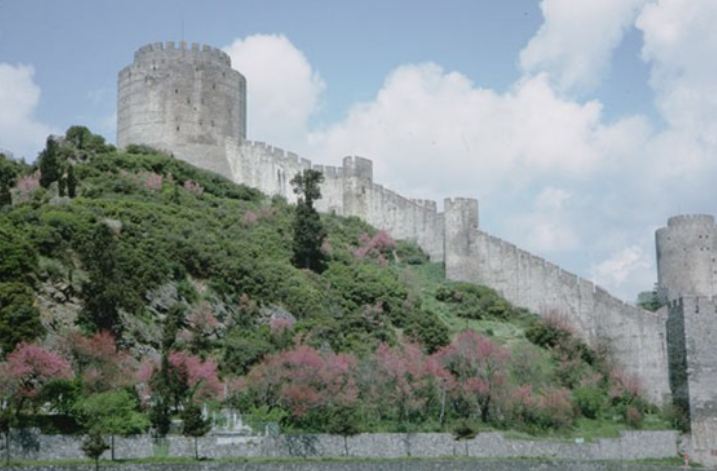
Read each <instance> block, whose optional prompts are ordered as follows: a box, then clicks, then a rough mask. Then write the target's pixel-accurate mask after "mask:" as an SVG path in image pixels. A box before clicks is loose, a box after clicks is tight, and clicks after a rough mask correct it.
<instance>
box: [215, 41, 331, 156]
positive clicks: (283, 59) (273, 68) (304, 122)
mask: <svg viewBox="0 0 717 471" xmlns="http://www.w3.org/2000/svg"><path fill="white" fill-rule="evenodd" d="M224 50H225V51H226V52H227V54H229V56H230V57H231V60H232V67H233V68H234V69H236V70H238V71H239V72H241V73H242V74H243V75H244V76H245V77H246V79H247V82H248V84H247V94H248V97H247V101H248V104H247V114H248V116H250V117H251V119H249V120H248V127H249V129H248V135H249V137H250V138H251V139H254V140H262V141H267V142H271V143H272V144H275V145H279V146H286V147H291V148H296V147H297V146H301V143H303V142H304V139H305V136H306V133H307V129H308V128H307V127H308V120H309V118H310V116H311V115H312V113H314V112H315V111H316V110H317V108H318V105H319V100H320V97H321V94H322V92H323V90H324V87H325V84H324V82H323V80H322V79H321V77H320V76H319V74H318V73H317V72H316V71H315V70H313V69H312V67H311V64H310V63H309V61H308V60H307V59H306V56H304V54H303V53H302V52H301V51H300V50H299V49H297V48H296V47H295V46H294V45H293V44H292V43H291V42H290V41H289V40H288V39H287V38H286V37H285V36H283V35H268V34H256V35H252V36H247V37H246V38H244V39H237V40H235V41H234V42H233V43H232V44H231V45H229V46H227V47H226V48H224Z"/></svg>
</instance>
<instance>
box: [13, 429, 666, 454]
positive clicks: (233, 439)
mask: <svg viewBox="0 0 717 471" xmlns="http://www.w3.org/2000/svg"><path fill="white" fill-rule="evenodd" d="M677 440H678V435H677V432H674V431H634V432H623V433H622V434H621V436H620V437H619V438H608V439H600V440H597V441H595V442H586V443H576V442H570V441H533V440H517V439H509V438H505V437H504V436H503V434H501V433H481V434H479V435H478V436H477V437H475V438H474V439H472V440H461V441H457V440H455V439H454V438H453V436H452V435H451V434H447V433H420V434H401V433H376V434H359V435H355V436H352V437H342V436H339V435H325V434H317V435H281V436H278V437H262V436H236V435H224V436H223V435H210V436H206V437H202V438H200V439H199V453H200V455H201V456H204V457H208V458H229V457H269V458H282V457H306V458H332V457H356V458H407V457H412V458H440V457H448V456H450V457H453V456H458V457H469V458H547V459H560V460H591V461H592V460H594V461H598V460H608V461H617V460H641V459H662V458H672V457H675V456H677ZM81 442H82V437H79V436H67V435H37V434H32V433H29V432H24V433H17V432H16V433H15V434H14V437H13V440H12V445H11V452H12V456H13V457H14V458H17V459H28V460H51V459H73V458H82V457H83V456H84V455H83V454H82V451H81V449H80V445H81ZM3 446H4V445H0V451H2V453H1V454H4V449H2V447H3ZM153 456H172V457H192V456H194V442H193V440H192V439H190V438H185V437H181V436H170V437H168V438H166V439H161V440H159V439H153V438H151V437H149V436H138V437H132V438H121V437H117V438H115V457H116V458H117V459H132V458H135V459H136V458H147V457H153ZM104 457H107V458H109V451H108V452H106V453H105V455H104Z"/></svg>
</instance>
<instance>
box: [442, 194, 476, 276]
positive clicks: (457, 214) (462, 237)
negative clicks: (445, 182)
mask: <svg viewBox="0 0 717 471" xmlns="http://www.w3.org/2000/svg"><path fill="white" fill-rule="evenodd" d="M443 210H444V220H445V226H444V227H445V230H444V234H445V235H444V241H443V243H444V249H443V250H444V260H445V266H446V278H448V279H449V280H459V281H471V280H473V278H474V276H475V274H476V273H477V270H478V263H479V260H478V259H477V258H476V257H475V256H473V249H474V247H473V245H474V243H475V238H476V230H477V229H478V200H476V199H473V198H446V199H445V200H444V201H443Z"/></svg>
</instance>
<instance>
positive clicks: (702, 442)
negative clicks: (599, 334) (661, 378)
mask: <svg viewBox="0 0 717 471" xmlns="http://www.w3.org/2000/svg"><path fill="white" fill-rule="evenodd" d="M669 311H670V314H669V315H670V321H669V323H668V326H669V330H668V335H669V339H668V340H669V343H670V353H671V361H672V363H671V367H673V368H674V369H673V370H672V371H671V373H672V377H671V379H672V381H673V385H674V386H675V387H676V398H678V399H680V402H678V404H680V405H682V406H684V405H685V403H687V404H686V405H687V407H688V412H689V419H690V429H691V435H692V439H691V446H692V454H693V455H694V456H695V458H696V459H697V460H699V461H700V462H702V463H704V464H710V465H713V466H717V342H716V341H715V339H717V298H705V297H683V298H681V299H679V300H677V301H673V302H671V303H670V305H669Z"/></svg>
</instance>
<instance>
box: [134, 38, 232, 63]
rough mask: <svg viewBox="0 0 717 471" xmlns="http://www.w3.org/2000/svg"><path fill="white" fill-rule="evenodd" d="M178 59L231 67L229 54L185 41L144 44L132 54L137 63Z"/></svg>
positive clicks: (205, 45)
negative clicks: (210, 62)
mask: <svg viewBox="0 0 717 471" xmlns="http://www.w3.org/2000/svg"><path fill="white" fill-rule="evenodd" d="M180 58H185V59H191V60H195V61H200V60H201V61H213V62H217V63H219V64H222V65H225V66H227V67H231V59H230V57H229V54H227V53H226V52H224V51H222V50H221V49H217V48H216V47H212V46H209V45H207V44H198V43H192V44H191V45H189V44H187V43H186V42H185V41H180V42H179V43H175V42H174V41H167V42H164V43H162V42H156V43H151V44H146V45H144V46H142V47H140V48H139V49H137V51H136V52H135V53H134V61H135V62H137V63H139V62H148V61H150V62H151V61H157V60H161V59H166V60H177V59H180Z"/></svg>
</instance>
